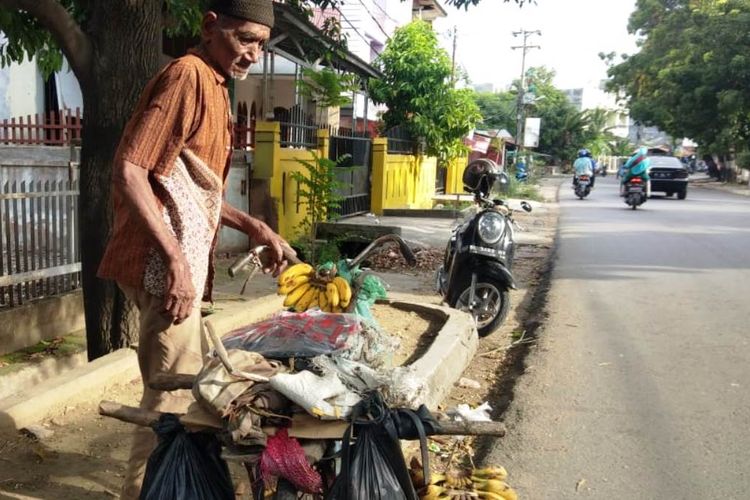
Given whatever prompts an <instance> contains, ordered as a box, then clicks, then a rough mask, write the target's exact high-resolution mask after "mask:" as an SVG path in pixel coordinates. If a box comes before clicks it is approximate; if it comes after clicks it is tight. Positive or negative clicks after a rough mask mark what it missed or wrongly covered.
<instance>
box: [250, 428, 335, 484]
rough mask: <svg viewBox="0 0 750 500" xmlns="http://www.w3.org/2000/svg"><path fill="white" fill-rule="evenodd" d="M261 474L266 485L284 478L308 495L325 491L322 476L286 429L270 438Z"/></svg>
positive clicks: (261, 462) (264, 453) (261, 464)
mask: <svg viewBox="0 0 750 500" xmlns="http://www.w3.org/2000/svg"><path fill="white" fill-rule="evenodd" d="M260 474H261V477H262V478H263V482H264V483H266V484H269V482H271V481H275V480H276V478H279V477H283V478H284V479H286V480H287V481H289V482H290V483H292V484H293V485H294V486H296V487H297V489H298V490H300V491H304V492H306V493H320V492H321V491H322V489H323V480H322V479H321V477H320V474H318V472H317V471H316V470H315V469H313V468H312V466H311V465H310V463H309V462H308V461H307V458H305V451H304V450H303V449H302V446H301V445H300V444H299V441H297V440H296V439H294V438H293V437H289V434H288V433H287V430H286V429H279V430H278V431H277V432H276V434H275V435H274V436H271V437H269V438H268V442H267V443H266V449H265V450H264V451H263V453H262V454H261V457H260Z"/></svg>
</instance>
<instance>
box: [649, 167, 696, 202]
mask: <svg viewBox="0 0 750 500" xmlns="http://www.w3.org/2000/svg"><path fill="white" fill-rule="evenodd" d="M649 159H650V160H651V166H650V168H649V170H648V175H649V177H651V193H654V192H655V191H658V192H664V193H666V195H667V196H672V195H673V194H675V193H676V194H677V198H679V199H681V200H684V199H685V198H686V197H687V187H688V176H689V172H688V169H687V167H686V166H685V165H683V164H682V162H680V160H679V159H677V158H675V157H674V156H650V157H649Z"/></svg>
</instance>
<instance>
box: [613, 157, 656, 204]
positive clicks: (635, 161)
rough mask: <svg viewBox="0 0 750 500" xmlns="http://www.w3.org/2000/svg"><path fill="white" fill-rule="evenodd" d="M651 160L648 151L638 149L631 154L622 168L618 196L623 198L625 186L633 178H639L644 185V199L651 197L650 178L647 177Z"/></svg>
mask: <svg viewBox="0 0 750 500" xmlns="http://www.w3.org/2000/svg"><path fill="white" fill-rule="evenodd" d="M650 165H651V160H650V159H649V157H648V149H646V148H645V147H640V148H638V149H636V150H635V151H634V152H633V155H632V156H631V157H630V158H628V161H626V162H625V164H624V165H623V166H622V169H621V176H620V181H621V184H620V196H625V184H627V182H628V181H629V180H630V179H632V178H634V177H640V178H641V180H642V181H643V183H644V184H645V185H646V197H649V196H651V178H650V177H649V175H648V167H649V166H650Z"/></svg>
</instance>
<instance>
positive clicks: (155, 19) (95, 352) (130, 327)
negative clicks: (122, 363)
mask: <svg viewBox="0 0 750 500" xmlns="http://www.w3.org/2000/svg"><path fill="white" fill-rule="evenodd" d="M91 5H92V6H91V7H90V8H91V19H90V22H89V23H88V28H89V29H88V30H87V31H88V35H89V36H90V38H91V41H92V45H93V49H94V55H93V61H92V68H91V72H90V80H89V81H86V82H81V91H82V94H83V102H84V108H85V126H84V128H83V143H82V149H81V198H80V212H79V217H80V227H81V264H82V275H83V299H84V309H85V315H86V340H87V344H88V357H89V360H93V359H96V358H98V357H100V356H103V355H104V354H107V353H108V352H111V351H113V350H115V349H118V348H120V347H124V346H127V345H129V344H131V343H133V342H134V341H136V340H137V335H138V331H137V328H136V325H137V322H136V318H137V312H136V311H135V309H134V307H133V305H132V303H130V302H129V301H128V300H127V299H126V298H125V296H124V294H123V293H122V291H121V290H120V289H119V288H118V287H117V285H116V284H115V283H113V282H111V281H105V280H101V279H99V278H97V277H96V273H97V270H98V267H99V263H100V262H101V259H102V256H103V254H104V249H105V248H106V244H107V241H108V238H109V235H110V231H111V228H112V203H111V192H112V189H111V178H112V160H113V157H114V153H115V150H116V149H117V145H118V142H119V140H120V136H121V134H122V130H123V128H124V126H125V123H126V122H127V120H128V118H129V117H130V114H131V113H132V111H133V108H134V107H135V104H136V102H137V100H138V97H139V95H140V92H141V90H142V89H143V87H144V86H145V84H146V82H147V81H148V80H149V78H150V77H151V76H153V75H154V74H155V73H156V71H157V70H158V68H159V56H160V54H161V30H162V21H161V20H162V17H161V1H160V0H140V1H136V0H117V1H114V0H109V1H107V2H92V4H91Z"/></svg>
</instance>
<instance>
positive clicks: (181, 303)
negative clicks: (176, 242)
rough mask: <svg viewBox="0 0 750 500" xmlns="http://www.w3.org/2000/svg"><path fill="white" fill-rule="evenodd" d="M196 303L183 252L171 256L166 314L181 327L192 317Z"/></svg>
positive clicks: (165, 296)
mask: <svg viewBox="0 0 750 500" xmlns="http://www.w3.org/2000/svg"><path fill="white" fill-rule="evenodd" d="M193 301H195V288H194V287H193V280H192V276H191V274H190V267H189V266H188V263H187V260H185V256H184V255H183V254H182V252H180V251H177V252H175V253H173V254H171V256H170V259H169V262H168V267H167V291H166V294H165V295H164V314H165V315H166V316H167V317H169V318H171V319H172V322H173V323H174V324H175V325H179V324H180V323H182V322H183V321H185V319H186V318H187V317H188V316H190V313H191V312H192V310H193Z"/></svg>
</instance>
